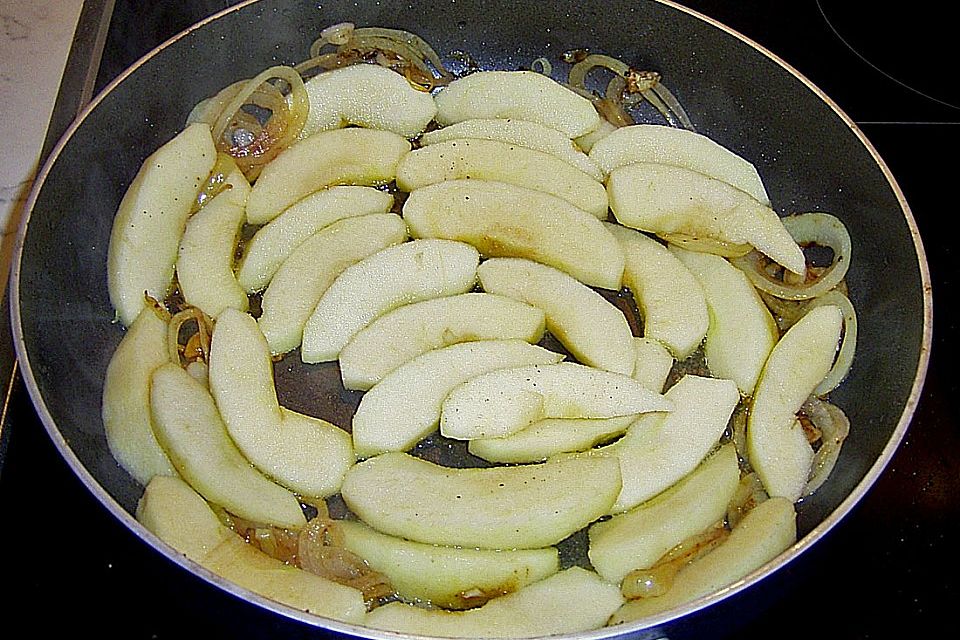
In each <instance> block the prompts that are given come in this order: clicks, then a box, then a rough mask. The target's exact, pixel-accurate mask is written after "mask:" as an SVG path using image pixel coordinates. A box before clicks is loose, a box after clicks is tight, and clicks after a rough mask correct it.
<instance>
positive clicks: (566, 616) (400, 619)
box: [364, 567, 623, 638]
mask: <svg viewBox="0 0 960 640" xmlns="http://www.w3.org/2000/svg"><path fill="white" fill-rule="evenodd" d="M622 603H623V597H622V596H621V595H620V590H619V589H618V588H617V587H615V586H614V585H612V584H610V583H608V582H604V581H603V580H601V579H600V577H599V576H598V575H597V574H595V573H594V572H592V571H587V570H586V569H583V568H581V567H570V568H569V569H566V570H564V571H561V572H560V573H557V574H554V575H553V576H551V577H549V578H546V579H545V580H541V581H540V582H536V583H534V584H531V585H529V586H527V587H524V588H523V589H521V590H520V591H517V592H516V593H512V594H509V595H506V596H503V597H500V598H496V599H494V600H491V601H490V602H488V603H487V604H485V605H483V606H482V607H479V608H477V609H471V610H469V611H443V610H437V609H424V608H421V607H417V606H416V605H412V604H405V603H402V602H391V603H390V604H387V605H385V606H382V607H378V608H376V609H374V610H373V611H371V612H370V613H368V614H367V619H366V621H365V622H364V624H365V625H366V626H368V627H373V628H375V629H384V630H387V631H392V632H394V633H400V634H404V635H406V636H423V637H426V636H437V637H444V638H527V637H534V636H536V637H545V636H548V635H554V634H562V633H571V634H572V633H577V632H580V631H588V630H590V629H596V628H599V627H602V626H603V625H604V624H605V623H606V621H607V618H609V617H610V615H611V614H613V613H615V612H616V611H617V609H618V607H620V606H621V604H622Z"/></svg>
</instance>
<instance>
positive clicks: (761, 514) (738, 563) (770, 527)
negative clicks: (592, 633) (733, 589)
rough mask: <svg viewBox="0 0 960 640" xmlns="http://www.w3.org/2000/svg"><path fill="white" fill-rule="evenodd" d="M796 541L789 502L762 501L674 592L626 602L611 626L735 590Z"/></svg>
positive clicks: (684, 573) (681, 577) (682, 575)
mask: <svg viewBox="0 0 960 640" xmlns="http://www.w3.org/2000/svg"><path fill="white" fill-rule="evenodd" d="M796 540H797V518H796V513H795V512H794V510H793V505H792V504H791V503H790V501H789V500H786V499H784V498H770V499H769V500H766V501H764V502H761V503H760V504H759V505H757V506H756V507H754V508H753V509H752V510H751V511H750V512H749V513H747V515H746V516H745V517H744V519H743V520H741V521H740V523H739V524H738V525H737V526H736V527H734V529H733V531H732V532H731V533H730V536H729V537H728V538H727V539H726V540H724V541H723V543H722V544H721V545H720V546H719V547H717V548H716V549H714V550H713V551H711V552H710V553H708V554H707V555H705V556H703V557H702V558H699V559H697V560H694V561H693V562H691V563H690V564H689V565H687V566H685V567H684V568H682V569H681V570H680V572H679V573H678V574H677V576H676V578H675V579H674V581H673V586H672V587H671V588H670V590H669V591H667V592H666V593H665V594H664V595H662V596H659V597H656V598H642V599H640V600H632V601H630V602H628V603H626V604H625V605H623V607H621V608H620V610H619V611H617V613H616V614H615V615H614V616H613V617H612V618H611V619H610V624H620V623H623V622H632V621H634V620H640V619H641V618H645V617H648V616H652V615H656V614H658V613H662V612H664V611H669V610H670V609H673V608H674V607H678V606H680V605H683V604H687V603H689V602H693V601H694V600H696V599H698V598H701V597H704V596H708V595H710V594H712V593H716V592H718V591H720V590H721V589H723V588H725V587H729V586H731V585H734V584H735V583H737V582H739V581H740V580H742V579H743V578H745V577H747V576H748V575H750V574H751V573H752V572H753V571H756V570H757V569H759V568H760V567H762V566H763V565H765V564H766V563H768V562H770V561H771V560H773V559H774V558H776V557H777V556H778V555H780V554H781V553H783V552H784V551H786V550H787V549H789V548H790V546H791V545H792V544H793V543H794V542H796Z"/></svg>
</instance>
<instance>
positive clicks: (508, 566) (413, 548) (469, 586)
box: [334, 520, 560, 609]
mask: <svg viewBox="0 0 960 640" xmlns="http://www.w3.org/2000/svg"><path fill="white" fill-rule="evenodd" d="M334 526H335V527H336V528H337V530H338V531H339V532H342V533H343V538H344V547H345V548H346V549H347V550H348V551H351V552H352V553H355V554H356V555H358V556H360V557H361V558H363V559H364V560H366V562H367V564H369V565H370V567H371V568H372V569H373V570H374V571H378V572H380V573H382V574H384V575H385V576H387V578H388V579H389V580H390V585H391V586H392V587H393V588H394V589H396V591H397V593H398V594H399V595H400V597H401V598H404V599H405V600H408V601H419V602H429V603H430V604H432V605H435V606H438V607H446V608H448V609H471V608H473V607H476V606H478V605H481V604H483V603H484V602H485V601H487V600H489V599H491V598H494V597H497V596H501V595H505V594H508V593H513V592H515V591H517V590H518V589H521V588H523V587H525V586H527V585H528V584H530V583H531V582H537V581H538V580H542V579H544V578H546V577H548V576H550V575H553V574H554V573H556V572H557V570H558V569H559V568H560V554H559V553H558V552H557V550H556V549H555V548H553V547H547V548H546V549H519V550H502V551H501V550H491V549H464V548H462V547H441V546H437V545H431V544H423V543H420V542H411V541H409V540H404V539H403V538H397V537H395V536H388V535H386V534H383V533H379V532H378V531H376V530H374V529H371V528H370V527H368V526H366V525H365V524H363V523H360V522H351V521H348V520H341V521H338V522H337V523H336V524H335V525H334Z"/></svg>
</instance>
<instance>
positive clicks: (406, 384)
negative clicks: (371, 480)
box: [353, 340, 563, 457]
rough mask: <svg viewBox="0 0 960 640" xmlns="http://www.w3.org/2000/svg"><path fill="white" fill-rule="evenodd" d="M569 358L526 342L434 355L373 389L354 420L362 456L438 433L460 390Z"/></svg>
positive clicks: (459, 347) (470, 345) (463, 346)
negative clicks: (445, 406) (446, 405)
mask: <svg viewBox="0 0 960 640" xmlns="http://www.w3.org/2000/svg"><path fill="white" fill-rule="evenodd" d="M562 358H563V356H561V355H560V354H558V353H554V352H552V351H548V350H547V349H544V348H542V347H538V346H535V345H531V344H528V343H526V342H524V341H522V340H478V341H475V342H462V343H459V344H454V345H451V346H449V347H444V348H441V349H434V350H432V351H427V352H426V353H424V354H422V355H420V356H417V357H416V358H414V359H413V360H410V361H409V362H406V363H404V364H402V365H400V366H399V367H397V368H396V369H394V370H393V371H392V372H390V373H389V374H387V375H386V376H384V378H383V379H382V380H381V381H380V382H379V383H377V384H376V385H374V386H373V388H371V389H370V390H369V391H368V392H367V393H366V394H364V396H363V398H362V399H361V400H360V405H359V406H358V407H357V411H356V413H355V414H354V416H353V443H354V448H355V449H356V452H357V455H358V456H361V457H367V456H371V455H376V454H379V453H383V452H386V451H407V450H409V449H411V448H413V446H414V445H415V444H416V443H417V442H418V441H419V440H421V439H422V438H424V437H426V436H427V435H429V434H430V433H431V432H432V431H434V430H435V429H436V428H437V424H438V423H439V421H440V411H441V407H442V403H443V399H444V398H445V397H446V396H447V395H448V394H449V393H450V390H451V389H453V388H454V387H456V386H457V385H458V384H460V383H462V382H464V381H466V380H469V379H470V378H473V377H475V376H478V375H481V374H483V373H487V372H489V371H493V370H495V369H500V368H503V367H518V366H522V365H527V364H549V363H555V362H559V361H560V360H561V359H562Z"/></svg>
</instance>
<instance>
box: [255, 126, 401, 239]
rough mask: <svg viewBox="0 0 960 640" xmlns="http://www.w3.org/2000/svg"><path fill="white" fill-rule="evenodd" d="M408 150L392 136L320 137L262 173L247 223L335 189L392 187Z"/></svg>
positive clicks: (351, 131)
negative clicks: (302, 199)
mask: <svg viewBox="0 0 960 640" xmlns="http://www.w3.org/2000/svg"><path fill="white" fill-rule="evenodd" d="M408 151H410V143H409V142H408V141H407V139H406V138H404V137H403V136H399V135H397V134H395V133H391V132H390V131H378V130H376V129H360V128H356V127H351V128H348V129H334V130H332V131H321V132H320V133H315V134H313V135H312V136H310V137H308V138H304V139H303V140H300V141H299V142H297V143H295V144H293V145H292V146H290V147H289V148H288V149H286V150H285V151H284V152H283V153H281V154H280V155H279V156H277V157H276V158H274V159H273V160H272V161H271V162H270V163H269V164H267V165H266V166H265V167H264V168H263V171H262V172H261V173H260V177H259V178H257V182H256V184H254V185H253V190H252V191H251V192H250V198H249V199H248V200H247V222H249V223H250V224H264V223H266V222H269V221H270V220H273V219H274V218H276V217H277V216H278V215H280V213H281V212H282V211H283V210H284V209H286V208H287V207H289V206H290V205H292V204H294V203H295V202H297V201H298V200H300V199H301V198H303V197H305V196H308V195H310V194H311V193H314V192H316V191H319V190H321V189H325V188H327V187H331V186H333V185H338V184H355V185H367V186H372V185H381V184H387V183H388V182H391V181H392V180H394V179H395V178H396V177H397V165H398V164H399V163H400V159H401V158H402V157H403V156H404V155H406V154H407V152H408Z"/></svg>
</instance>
